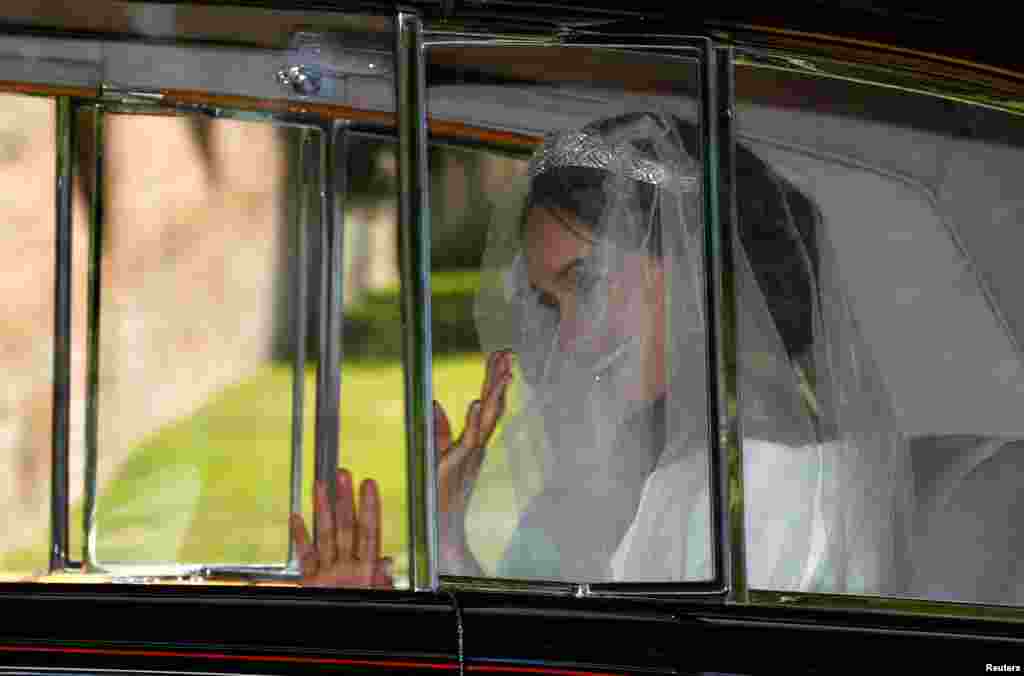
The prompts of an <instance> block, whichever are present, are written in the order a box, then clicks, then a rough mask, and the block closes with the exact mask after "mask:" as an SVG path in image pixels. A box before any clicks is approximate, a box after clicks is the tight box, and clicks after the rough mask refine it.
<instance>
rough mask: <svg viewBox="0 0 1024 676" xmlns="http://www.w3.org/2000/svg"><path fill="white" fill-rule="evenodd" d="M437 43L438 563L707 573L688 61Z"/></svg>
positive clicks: (524, 570)
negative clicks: (440, 146) (447, 139)
mask: <svg viewBox="0 0 1024 676" xmlns="http://www.w3.org/2000/svg"><path fill="white" fill-rule="evenodd" d="M428 57H429V59H428V60H429V64H428V83H427V84H428V95H429V106H430V114H431V116H432V117H433V118H434V119H441V120H445V121H446V122H449V121H450V122H453V123H455V124H453V125H452V128H453V129H454V131H453V132H452V136H453V137H454V140H456V141H457V142H458V143H459V144H460V145H464V146H474V145H475V146H477V148H478V149H479V150H478V151H477V152H466V151H454V150H447V151H446V152H444V153H438V158H437V162H435V163H434V164H435V165H436V166H435V167H433V176H432V185H431V187H432V193H431V195H432V201H433V203H432V209H437V208H438V207H437V206H436V205H437V204H438V203H440V204H441V205H442V207H441V208H442V209H443V212H442V214H440V215H438V216H436V217H435V218H437V219H438V221H437V229H438V230H441V231H447V232H448V233H451V234H449V235H448V236H449V237H450V241H449V242H445V243H442V244H438V243H435V248H434V251H435V252H437V253H436V254H435V260H434V266H435V270H434V288H433V293H434V296H433V303H434V305H435V309H434V313H435V327H436V330H437V332H438V334H439V335H438V338H437V339H435V354H436V355H437V367H436V369H435V376H434V382H435V388H436V390H437V392H438V395H439V398H446V399H447V400H445V399H442V402H441V403H442V407H443V408H444V411H445V413H446V415H440V414H439V416H438V418H437V420H436V421H435V424H436V425H437V427H438V428H439V429H440V431H439V432H438V435H437V436H438V452H439V455H440V457H441V459H440V469H439V472H438V476H439V491H440V495H439V515H438V518H439V524H438V525H439V532H440V540H441V572H442V573H445V574H449V575H464V576H481V575H485V576H497V577H505V578H516V579H535V580H552V581H571V582H611V581H615V582H640V581H643V582H668V581H680V580H708V579H710V578H711V577H712V575H713V572H714V571H713V566H712V560H711V553H710V552H711V543H710V518H711V517H710V502H709V496H708V486H709V481H708V470H709V458H708V450H707V449H708V442H707V417H706V416H707V398H706V397H707V395H706V389H707V387H706V356H705V354H706V353H705V348H704V345H705V338H704V334H705V331H704V329H705V326H704V320H703V316H704V313H703V285H702V281H701V280H702V279H703V271H702V268H703V255H702V247H703V209H702V201H701V195H700V185H701V180H700V171H699V169H700V152H699V147H700V146H699V133H698V123H697V119H698V115H697V110H698V107H697V104H696V102H695V101H694V96H695V93H696V92H697V91H698V90H699V88H698V86H697V85H698V83H699V80H698V70H697V66H696V61H695V60H693V59H687V58H675V59H673V58H667V57H656V56H652V55H642V54H637V53H628V52H622V53H619V52H611V51H608V52H601V51H599V50H594V49H572V48H564V49H563V48H551V49H544V48H525V47H520V48H516V47H508V48H502V47H495V48H475V47H466V48H462V47H459V48H450V47H439V48H432V49H431V50H430V51H429V52H428ZM595 63H600V64H601V67H600V68H595V67H594V64H595ZM460 124H461V125H464V126H461V127H460V126H459V125H460ZM542 134H546V136H544V137H543V138H541V135H542ZM488 143H492V144H495V145H491V146H490V148H489V149H488V148H487V147H486V144H488ZM497 143H501V144H503V145H504V147H505V148H506V153H507V149H508V147H509V146H512V147H513V148H515V150H517V151H518V153H517V156H518V158H517V159H510V158H508V157H507V155H502V154H500V151H498V150H496V149H495V148H496V147H497V146H496V144H497ZM531 150H532V151H533V154H532V155H531V154H530V151H531ZM435 196H439V198H438V197H435ZM463 252H464V253H463ZM467 266H469V267H471V268H473V269H474V272H476V271H477V270H478V271H479V272H478V275H477V274H472V273H467V272H459V268H465V267H467ZM448 294H451V298H450V299H449V298H447V297H446V296H447V295H448ZM453 319H454V320H457V322H458V324H457V326H458V327H459V329H460V330H453V331H451V332H449V333H442V331H443V330H444V329H445V326H444V324H441V323H440V322H441V321H443V320H447V321H449V322H451V321H452V320H453ZM453 323H454V322H453ZM473 333H475V334H476V339H477V340H476V341H473V340H472V339H464V338H463V335H466V336H470V337H471V336H472V335H473ZM477 342H478V344H479V346H480V347H479V350H480V352H479V353H476V349H477V348H476V345H475V344H474V343H477ZM452 352H454V354H451V353H452ZM471 401H479V402H480V403H479V405H478V406H470V407H468V411H467V404H469V402H471ZM464 420H465V423H464V422H463V421H464ZM460 433H461V436H460Z"/></svg>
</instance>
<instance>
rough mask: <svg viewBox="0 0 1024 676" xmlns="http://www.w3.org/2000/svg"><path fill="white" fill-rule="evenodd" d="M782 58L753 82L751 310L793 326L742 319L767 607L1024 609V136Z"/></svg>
mask: <svg viewBox="0 0 1024 676" xmlns="http://www.w3.org/2000/svg"><path fill="white" fill-rule="evenodd" d="M764 58H765V59H766V60H765V61H764V62H763V63H762V62H761V57H759V56H757V55H752V56H750V57H749V58H747V59H745V60H744V61H742V62H741V63H740V64H739V65H738V66H737V71H736V93H737V120H738V128H739V137H738V149H737V184H736V185H737V204H738V216H739V227H738V229H737V231H738V240H739V245H740V246H741V247H743V248H744V250H747V251H750V252H751V260H753V261H754V262H755V266H757V267H759V268H760V269H759V270H756V273H757V274H755V275H754V276H753V280H754V281H753V282H752V283H751V285H750V288H747V289H746V290H745V291H741V293H740V296H741V298H742V295H743V293H747V294H748V295H754V294H762V295H763V296H765V297H767V298H768V299H769V302H768V306H769V307H770V308H771V309H772V314H771V316H769V317H756V316H750V315H744V314H742V313H740V314H739V316H738V320H739V341H740V344H739V357H740V360H741V366H740V369H739V374H740V380H741V384H740V390H741V396H742V397H743V398H744V399H743V400H744V404H743V409H742V422H743V426H744V430H745V434H744V436H745V440H746V443H745V448H744V453H745V457H746V467H747V473H746V475H745V486H746V494H745V499H746V513H747V523H746V525H747V542H748V566H749V575H750V584H751V587H752V588H762V589H779V590H791V591H792V590H803V591H821V592H842V593H867V594H887V595H909V596H914V597H920V598H927V599H933V600H955V601H967V602H983V603H1008V604H1014V603H1020V602H1021V600H1022V598H1024V597H1022V595H1021V594H1022V590H1024V585H1022V582H1021V579H1020V576H1019V575H1018V574H1017V571H1016V561H1017V559H1018V558H1019V553H1020V551H1021V548H1022V547H1024V540H1021V539H1020V536H1019V529H1017V528H1016V527H1015V525H1014V523H1015V518H1016V514H1017V510H1018V506H1019V504H1018V503H1019V501H1018V500H1017V495H1018V490H1017V487H1018V484H1019V478H1020V476H1021V471H1022V466H1021V464H1020V462H1019V460H1020V458H1021V457H1024V456H1022V455H1021V454H1020V453H1019V452H1018V451H1019V447H1020V445H1021V444H1020V439H1021V435H1022V433H1024V428H1022V426H1021V424H1020V420H1021V418H1020V415H1019V411H1020V408H1021V404H1022V400H1021V392H1024V387H1022V386H1024V381H1022V380H1021V352H1020V345H1021V342H1020V339H1021V335H1022V334H1021V329H1022V327H1024V322H1022V318H1021V314H1020V312H1019V310H1018V309H1017V308H1018V306H1019V303H1018V302H1017V299H1016V298H1015V296H1014V293H1015V290H1016V288H1017V287H1018V286H1019V283H1018V282H1019V279H1018V278H1019V272H1018V269H1019V266H1018V265H1017V264H1016V262H1015V258H1014V255H1013V252H1014V251H1016V250H1017V248H1018V241H1017V239H1018V235H1017V233H1018V232H1019V230H1020V228H1019V221H1020V217H1021V213H1022V212H1021V209H1020V200H1019V197H1018V195H1017V194H1016V190H1015V187H1016V186H1017V185H1018V183H1019V180H1018V178H1017V177H1018V176H1019V173H1020V169H1021V166H1022V162H1024V154H1022V148H1024V131H1022V129H1024V127H1022V125H1021V124H1020V118H1019V117H1018V116H1017V115H1015V114H1011V113H1007V112H1002V111H999V110H995V109H991V108H985V107H980V106H976V105H971V104H969V103H961V102H956V101H953V100H949V99H942V98H939V97H936V96H930V95H925V94H917V93H914V92H911V91H905V90H902V89H899V88H885V87H879V86H872V85H870V84H864V83H856V82H852V81H844V80H842V79H837V78H826V77H822V76H819V75H814V74H809V73H806V72H794V71H793V69H788V70H787V69H785V68H775V67H766V64H769V65H770V64H771V63H774V62H771V60H770V59H767V57H764ZM758 172H760V173H761V174H763V175H764V176H767V177H769V178H770V180H761V181H759V180H756V179H754V178H753V177H752V176H753V175H754V174H756V173H758ZM765 195H776V196H777V197H776V202H777V203H778V205H780V206H781V207H782V208H781V209H779V208H771V206H770V204H771V203H770V200H768V199H766V197H765ZM758 251H760V252H761V254H757V252H758ZM758 261H760V262H758ZM767 322H771V323H774V325H775V326H777V327H780V328H779V332H780V335H781V336H782V339H783V340H784V343H785V347H786V353H787V355H788V356H787V359H785V360H784V362H783V363H781V364H777V363H769V362H766V361H764V360H760V361H759V354H758V350H757V349H756V347H755V346H753V345H752V344H751V342H750V336H756V335H758V332H759V328H760V327H761V326H763V325H764V324H765V323H767ZM782 379H791V380H795V382H797V383H798V384H799V389H800V391H801V393H802V395H801V397H800V399H799V400H797V401H793V402H791V404H790V406H789V407H788V408H787V406H785V405H780V404H779V403H778V401H775V403H774V405H773V404H772V403H771V398H770V397H766V396H759V394H761V393H764V392H766V389H765V387H763V384H764V383H769V382H771V383H775V382H780V381H781V380H782ZM797 414H799V415H797ZM794 417H799V418H800V420H801V421H804V422H803V425H802V426H796V425H792V424H791V421H792V420H793V418H794ZM780 505H782V506H784V511H785V512H786V514H787V517H788V519H787V521H786V522H784V523H777V524H773V523H770V522H769V521H768V520H766V519H764V518H763V515H764V514H766V513H768V512H769V511H770V510H773V509H775V508H776V507H777V506H780ZM773 538H774V539H776V540H782V541H785V542H787V543H788V544H787V546H786V547H784V548H782V549H781V552H782V554H781V555H776V554H774V553H773V552H772V551H770V550H769V549H768V548H766V547H765V546H764V543H765V542H769V541H772V540H773Z"/></svg>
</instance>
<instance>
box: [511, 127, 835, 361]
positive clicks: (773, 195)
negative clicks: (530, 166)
mask: <svg viewBox="0 0 1024 676" xmlns="http://www.w3.org/2000/svg"><path fill="white" fill-rule="evenodd" d="M644 115H646V113H630V114H628V115H621V116H619V117H614V118H609V119H607V120H602V121H600V122H599V123H598V124H596V125H592V126H591V128H592V129H596V130H597V131H599V132H600V133H602V134H608V133H614V131H616V130H617V129H620V128H622V127H625V126H627V125H630V124H634V123H635V122H637V121H638V120H639V119H640V118H641V117H643V116H644ZM673 122H674V124H675V127H676V129H675V131H676V133H677V134H678V138H679V140H680V141H681V142H682V144H683V147H684V149H685V151H686V153H687V154H688V155H690V156H691V157H693V158H695V159H697V160H699V158H700V155H699V153H698V152H697V149H698V134H697V128H696V127H695V126H694V125H692V124H690V123H689V122H685V121H683V120H681V119H678V118H673ZM640 149H641V152H643V150H644V148H643V147H642V145H641V146H640ZM608 178H609V174H608V173H607V172H605V171H603V170H601V169H592V168H587V167H560V168H558V169H555V170H549V171H546V172H544V173H542V174H539V175H538V176H536V177H534V178H533V180H532V181H531V182H530V191H529V202H528V203H527V205H526V210H527V211H529V210H530V209H532V208H543V209H547V210H549V211H551V212H552V214H553V215H555V216H556V217H559V220H560V221H561V222H562V223H563V224H564V225H565V227H566V228H568V229H569V230H571V231H573V232H575V234H577V235H579V236H581V237H584V238H592V239H600V238H601V236H602V234H603V233H602V232H600V229H601V228H602V227H603V223H602V214H603V213H604V209H605V207H606V202H607V194H608V193H607V192H606V186H605V183H606V181H607V180H608ZM625 182H626V183H627V184H629V186H630V192H631V194H630V195H629V196H628V203H627V208H628V209H629V210H630V211H631V212H632V213H633V214H636V215H637V218H633V219H630V220H631V221H632V222H634V223H653V224H654V226H653V227H655V228H660V227H661V225H662V224H661V219H660V218H657V217H655V218H653V219H652V218H648V217H647V216H651V215H653V216H657V214H651V213H650V212H651V210H653V209H657V208H658V206H657V204H658V203H657V200H656V199H655V196H656V191H657V188H656V186H654V185H652V184H650V183H644V182H641V181H633V180H626V181H625ZM736 196H737V197H736V199H737V205H736V206H737V216H738V221H739V223H738V229H739V238H740V242H741V244H742V245H743V247H744V250H745V252H746V255H747V257H748V259H749V260H750V264H751V266H752V267H753V270H754V275H755V277H756V278H757V282H758V285H759V286H760V288H761V290H762V292H763V293H764V295H765V300H766V301H767V304H768V310H769V312H770V313H771V315H772V318H773V319H774V321H775V324H776V326H777V327H778V330H779V333H780V334H781V336H782V340H783V342H784V343H785V346H786V351H787V352H788V353H789V355H790V356H791V357H792V356H796V355H799V354H802V353H803V352H804V351H805V350H806V349H807V348H808V347H809V346H810V344H811V342H812V341H813V338H814V328H813V316H814V311H813V308H814V302H813V301H814V300H815V298H814V297H815V293H816V291H815V284H814V280H815V279H816V277H817V255H816V254H817V247H816V243H815V228H816V225H817V221H818V219H819V216H818V210H817V208H816V206H815V205H814V203H813V202H812V201H811V200H810V199H809V198H808V197H807V196H806V195H804V194H803V193H802V192H800V191H799V190H797V189H796V188H795V187H794V186H793V185H792V184H791V183H790V182H788V181H787V180H786V179H784V178H783V177H782V176H780V175H778V173H776V172H774V171H773V170H772V169H771V168H770V167H768V165H767V164H766V163H765V162H764V161H762V160H761V159H760V158H758V157H757V156H756V155H755V154H754V153H752V152H751V151H750V150H748V149H747V148H745V147H744V146H742V145H738V146H737V147H736ZM564 214H571V215H573V216H574V217H575V220H576V221H578V222H579V223H583V224H585V225H587V226H588V230H589V231H588V232H579V228H578V226H577V225H576V224H575V223H574V222H573V221H571V220H570V219H567V218H562V217H561V216H562V215H564ZM524 223H525V213H524ZM626 238H627V241H625V242H618V244H620V245H622V246H624V247H626V248H627V249H632V250H636V249H639V248H640V246H641V245H642V243H643V242H644V241H647V242H648V243H649V244H648V253H649V254H650V255H651V256H654V257H657V258H660V257H661V256H662V255H663V251H662V248H661V244H662V238H661V233H660V232H651V233H647V232H640V231H638V232H633V233H628V234H627V235H626Z"/></svg>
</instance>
